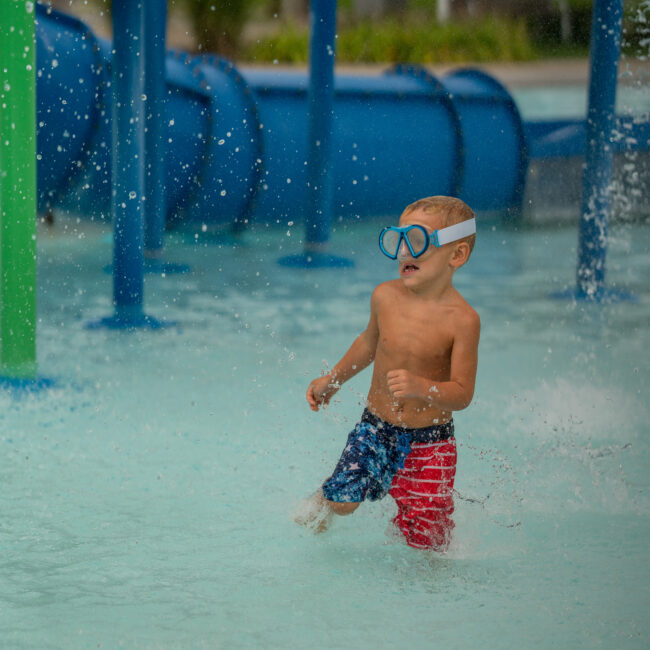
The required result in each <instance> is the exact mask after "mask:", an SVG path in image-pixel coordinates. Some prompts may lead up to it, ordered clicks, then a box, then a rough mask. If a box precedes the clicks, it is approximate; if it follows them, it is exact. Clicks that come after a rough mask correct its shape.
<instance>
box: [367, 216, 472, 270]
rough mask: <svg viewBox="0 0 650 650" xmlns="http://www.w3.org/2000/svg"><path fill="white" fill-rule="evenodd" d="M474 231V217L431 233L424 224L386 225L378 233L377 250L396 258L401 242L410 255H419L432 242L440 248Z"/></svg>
mask: <svg viewBox="0 0 650 650" xmlns="http://www.w3.org/2000/svg"><path fill="white" fill-rule="evenodd" d="M475 232H476V219H467V220H466V221H461V222H460V223H456V224H454V225H453V226H448V227H447V228H440V230H434V231H433V232H432V233H431V234H429V233H428V232H427V230H426V229H425V227H424V226H420V225H419V224H413V225H411V226H404V227H403V228H398V227H397V226H387V227H386V228H384V229H383V230H382V231H381V233H379V250H380V251H381V252H382V253H383V254H384V255H386V257H390V259H391V260H396V259H397V256H398V254H399V249H400V246H401V245H402V242H404V243H405V244H406V247H407V248H408V251H409V253H410V254H411V257H420V255H423V254H424V253H425V252H426V250H427V249H428V248H429V245H430V244H433V245H434V246H435V247H436V248H440V247H441V246H444V245H445V244H449V243H450V242H452V241H456V240H458V239H463V237H469V236H470V235H473V234H474V233H475Z"/></svg>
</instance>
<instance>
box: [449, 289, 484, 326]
mask: <svg viewBox="0 0 650 650" xmlns="http://www.w3.org/2000/svg"><path fill="white" fill-rule="evenodd" d="M454 292H455V294H456V300H455V301H454V302H455V307H456V318H457V319H458V320H459V321H461V322H462V323H463V325H465V326H470V327H471V326H474V327H479V328H480V326H481V318H480V316H479V315H478V312H477V311H476V309H474V307H472V305H470V304H469V302H467V300H466V299H465V298H464V296H463V295H462V294H461V293H460V291H458V290H457V289H454Z"/></svg>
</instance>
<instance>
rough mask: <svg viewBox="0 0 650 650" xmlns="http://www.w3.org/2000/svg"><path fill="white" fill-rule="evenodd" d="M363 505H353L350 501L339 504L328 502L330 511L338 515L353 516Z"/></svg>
mask: <svg viewBox="0 0 650 650" xmlns="http://www.w3.org/2000/svg"><path fill="white" fill-rule="evenodd" d="M360 505H361V504H360V503H351V502H348V501H345V502H338V501H329V500H327V506H328V507H329V509H330V510H331V511H332V512H333V513H334V514H337V515H343V516H344V515H351V514H352V513H353V512H354V511H355V510H356V509H357V508H358V507H359V506H360Z"/></svg>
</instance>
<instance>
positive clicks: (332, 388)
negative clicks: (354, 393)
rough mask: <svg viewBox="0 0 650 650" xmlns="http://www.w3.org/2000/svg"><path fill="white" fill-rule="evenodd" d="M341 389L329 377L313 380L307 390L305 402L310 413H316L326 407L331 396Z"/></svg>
mask: <svg viewBox="0 0 650 650" xmlns="http://www.w3.org/2000/svg"><path fill="white" fill-rule="evenodd" d="M340 387H341V385H340V384H339V383H337V381H336V380H335V379H333V378H332V376H331V375H324V376H323V377H318V379H314V380H313V381H312V382H311V383H310V384H309V386H308V388H307V401H308V402H309V408H310V409H311V410H312V411H318V409H319V408H320V407H321V406H327V405H328V404H329V403H330V399H332V395H334V394H335V393H336V391H338V389H339V388H340Z"/></svg>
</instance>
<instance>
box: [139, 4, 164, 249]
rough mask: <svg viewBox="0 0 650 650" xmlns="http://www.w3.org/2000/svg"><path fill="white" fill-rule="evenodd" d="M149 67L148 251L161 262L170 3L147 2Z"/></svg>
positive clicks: (147, 78) (146, 27)
mask: <svg viewBox="0 0 650 650" xmlns="http://www.w3.org/2000/svg"><path fill="white" fill-rule="evenodd" d="M145 13H146V21H145V25H144V33H145V38H144V49H145V52H146V57H145V61H144V65H145V78H146V82H145V95H146V101H145V113H146V117H145V154H146V166H145V197H146V199H145V215H146V216H145V230H144V252H145V256H146V257H147V258H150V259H159V258H160V257H161V255H162V251H163V246H164V244H165V239H164V237H165V219H166V214H167V206H166V202H165V158H166V156H165V152H166V146H165V139H164V138H165V133H166V130H167V125H166V124H165V122H164V120H165V99H166V96H165V95H166V93H165V91H166V87H165V76H166V75H165V54H166V53H165V35H166V31H167V0H147V2H146V4H145Z"/></svg>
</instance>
